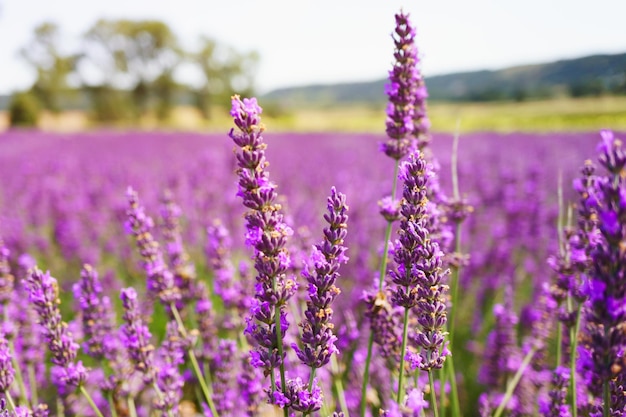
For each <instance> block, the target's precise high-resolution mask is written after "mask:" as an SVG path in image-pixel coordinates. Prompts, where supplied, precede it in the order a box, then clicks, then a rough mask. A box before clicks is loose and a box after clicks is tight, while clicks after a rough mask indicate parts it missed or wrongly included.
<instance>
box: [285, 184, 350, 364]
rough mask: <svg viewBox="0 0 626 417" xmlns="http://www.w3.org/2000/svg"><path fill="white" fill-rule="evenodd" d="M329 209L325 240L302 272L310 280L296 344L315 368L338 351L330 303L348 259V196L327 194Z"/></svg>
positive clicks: (304, 360)
mask: <svg viewBox="0 0 626 417" xmlns="http://www.w3.org/2000/svg"><path fill="white" fill-rule="evenodd" d="M327 210H328V213H326V214H325V215H324V219H325V220H326V222H327V223H328V226H327V227H326V228H325V229H324V240H322V242H321V243H318V244H316V245H315V246H314V247H313V251H312V253H311V257H310V259H309V263H308V264H307V265H306V266H305V268H304V271H303V272H302V275H303V276H304V278H305V279H306V280H307V282H308V283H309V299H308V301H307V307H306V310H305V312H304V316H305V320H304V321H303V322H302V323H301V327H302V344H303V348H302V349H300V348H299V347H298V346H297V345H294V346H293V348H294V350H295V351H296V355H297V356H298V359H300V361H301V362H302V363H303V364H305V365H307V366H308V367H310V368H312V369H316V368H321V367H322V366H324V365H326V364H327V363H328V362H329V361H330V357H331V355H332V354H333V353H338V350H337V347H336V346H335V341H336V340H337V337H336V336H335V335H334V334H333V324H332V323H331V319H332V316H333V310H332V308H331V304H332V302H333V301H334V300H335V298H336V297H337V295H338V294H339V293H340V290H339V288H338V287H337V286H336V285H335V283H336V281H337V278H339V267H340V265H341V264H343V263H346V262H347V261H348V257H347V256H346V250H347V248H346V247H345V246H344V245H343V244H344V241H345V238H346V235H347V227H348V225H347V222H348V206H347V204H346V196H345V195H343V194H342V193H340V192H338V191H337V190H336V189H335V188H334V187H333V188H332V190H331V195H330V197H328V202H327Z"/></svg>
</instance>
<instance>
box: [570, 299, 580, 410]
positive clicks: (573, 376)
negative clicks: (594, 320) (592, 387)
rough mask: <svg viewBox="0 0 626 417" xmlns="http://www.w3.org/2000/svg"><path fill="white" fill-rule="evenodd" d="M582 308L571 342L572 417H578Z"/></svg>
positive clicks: (577, 312)
mask: <svg viewBox="0 0 626 417" xmlns="http://www.w3.org/2000/svg"><path fill="white" fill-rule="evenodd" d="M580 310H581V306H580V304H579V305H578V308H577V309H576V324H575V325H574V329H573V330H572V335H571V336H570V342H571V343H572V349H571V350H572V352H571V354H570V388H571V390H572V417H578V406H577V402H578V401H577V398H576V352H577V350H578V332H579V331H580Z"/></svg>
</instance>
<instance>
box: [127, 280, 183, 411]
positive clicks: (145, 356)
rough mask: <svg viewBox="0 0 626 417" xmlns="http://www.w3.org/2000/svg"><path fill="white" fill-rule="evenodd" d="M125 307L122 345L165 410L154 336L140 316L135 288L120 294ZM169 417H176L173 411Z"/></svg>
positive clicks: (159, 404)
mask: <svg viewBox="0 0 626 417" xmlns="http://www.w3.org/2000/svg"><path fill="white" fill-rule="evenodd" d="M120 298H121V299H122V304H123V306H124V315H123V317H122V318H123V319H124V324H123V325H122V327H121V328H120V336H121V339H122V344H123V345H124V347H125V348H126V350H127V351H128V356H129V358H130V361H131V363H132V364H133V366H134V367H135V370H136V371H138V372H140V373H141V374H142V375H143V379H144V382H145V383H146V384H147V385H151V386H152V387H153V389H154V392H155V393H156V396H157V405H158V406H159V407H160V408H161V407H163V408H165V404H166V403H165V396H164V393H163V391H162V389H161V387H159V385H158V380H157V373H158V369H157V368H156V366H155V364H154V345H153V344H152V343H151V342H150V339H151V338H152V335H151V334H150V330H148V327H147V326H146V325H145V324H144V323H143V320H142V319H141V316H140V314H139V302H138V300H137V291H135V289H134V288H124V289H122V291H121V293H120ZM166 415H167V416H168V417H174V415H173V413H172V410H171V409H169V410H167V411H166Z"/></svg>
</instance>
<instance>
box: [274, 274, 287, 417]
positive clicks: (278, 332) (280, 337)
mask: <svg viewBox="0 0 626 417" xmlns="http://www.w3.org/2000/svg"><path fill="white" fill-rule="evenodd" d="M272 288H273V289H274V293H276V292H278V283H277V282H276V277H275V276H274V277H272ZM274 317H275V325H274V327H275V328H276V342H277V345H278V357H279V358H280V387H281V388H282V390H283V394H285V393H286V392H287V391H286V390H287V383H286V378H285V363H284V362H285V361H284V359H283V331H282V329H281V327H280V306H276V307H275V310H274ZM271 353H272V352H270V355H271ZM283 414H284V415H285V417H289V407H285V408H283Z"/></svg>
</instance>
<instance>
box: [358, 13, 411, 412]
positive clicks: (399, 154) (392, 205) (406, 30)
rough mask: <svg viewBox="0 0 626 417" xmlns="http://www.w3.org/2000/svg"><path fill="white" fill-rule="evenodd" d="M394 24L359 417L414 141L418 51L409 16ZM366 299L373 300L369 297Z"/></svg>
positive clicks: (364, 404) (398, 18)
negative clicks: (383, 182) (377, 247)
mask: <svg viewBox="0 0 626 417" xmlns="http://www.w3.org/2000/svg"><path fill="white" fill-rule="evenodd" d="M395 21H396V27H395V30H394V33H393V34H392V38H393V42H394V45H395V49H394V54H393V55H394V59H395V63H394V65H393V68H392V69H391V70H390V71H389V82H388V83H387V84H386V85H385V92H386V93H387V96H388V97H389V103H388V105H387V111H386V113H387V118H386V121H385V126H386V129H385V130H386V133H387V136H388V138H389V139H388V140H387V142H386V143H384V144H382V146H381V150H382V151H383V152H384V153H385V155H387V156H389V157H390V158H392V159H393V160H394V161H395V164H394V173H393V185H392V187H391V196H390V197H389V198H386V199H384V200H383V202H382V203H383V204H382V210H381V214H382V215H383V217H384V218H385V220H387V226H386V229H385V241H384V244H383V255H382V260H381V265H380V275H379V280H378V292H377V294H376V295H375V296H374V297H373V302H370V303H368V304H369V305H370V306H371V308H370V309H369V311H368V316H370V317H371V318H370V324H371V326H370V327H371V330H370V336H369V341H368V346H367V358H366V360H365V369H364V373H363V382H362V387H361V412H360V415H361V417H364V416H365V410H366V408H367V401H366V397H367V396H366V394H367V386H368V383H369V373H370V364H371V360H372V351H373V346H374V339H375V333H376V331H375V329H374V328H373V325H374V324H375V323H378V322H386V321H381V320H377V319H376V316H378V315H379V313H383V312H384V311H385V310H384V309H380V308H379V306H381V305H385V304H386V300H385V299H386V295H385V290H384V286H383V284H384V278H385V274H386V272H387V257H388V248H389V246H388V245H389V239H390V237H391V228H392V225H393V223H394V222H395V221H396V220H397V219H398V207H397V203H396V201H395V200H396V188H397V181H398V179H397V178H398V168H399V163H400V159H402V158H403V157H404V156H406V154H407V153H408V152H409V151H410V149H411V148H412V147H413V141H414V139H413V136H412V135H413V130H414V125H413V117H414V107H413V106H414V101H415V91H416V82H415V80H416V78H417V48H416V47H415V29H414V28H413V26H412V25H411V22H410V21H409V16H408V14H404V13H398V14H396V15H395ZM368 298H370V299H372V297H368ZM377 306H378V307H377Z"/></svg>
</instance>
